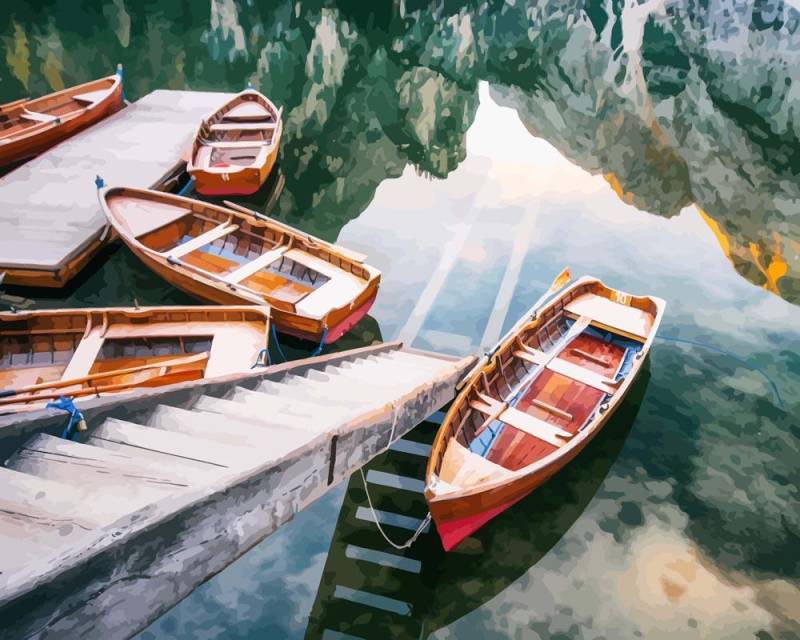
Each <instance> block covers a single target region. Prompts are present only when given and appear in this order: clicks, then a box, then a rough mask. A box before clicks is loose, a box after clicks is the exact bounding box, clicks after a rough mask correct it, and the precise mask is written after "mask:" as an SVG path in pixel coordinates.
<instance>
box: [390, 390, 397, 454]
mask: <svg viewBox="0 0 800 640" xmlns="http://www.w3.org/2000/svg"><path fill="white" fill-rule="evenodd" d="M389 406H390V407H391V408H392V430H391V432H389V446H392V443H393V442H394V428H395V427H396V426H397V414H398V411H397V402H396V401H394V400H392V401H391V402H390V403H389Z"/></svg>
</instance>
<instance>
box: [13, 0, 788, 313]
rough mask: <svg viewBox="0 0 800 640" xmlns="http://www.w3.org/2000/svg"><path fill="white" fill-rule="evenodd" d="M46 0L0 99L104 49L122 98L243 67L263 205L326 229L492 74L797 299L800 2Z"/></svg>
mask: <svg viewBox="0 0 800 640" xmlns="http://www.w3.org/2000/svg"><path fill="white" fill-rule="evenodd" d="M44 4H46V5H47V6H46V8H42V7H38V8H31V7H28V6H27V5H20V6H19V7H18V8H17V7H16V6H15V8H14V11H13V13H12V15H11V19H10V20H9V21H8V27H7V28H6V29H5V30H4V32H3V33H0V45H2V47H3V52H4V54H5V55H4V60H5V64H6V65H7V69H8V74H4V79H5V75H7V76H8V81H7V82H3V83H0V95H1V96H2V97H0V99H12V98H15V97H18V96H19V95H23V94H27V93H31V94H39V93H44V92H46V91H48V90H50V89H51V87H53V86H58V85H59V84H64V85H69V84H74V83H77V82H79V81H82V80H85V79H86V78H87V76H99V75H101V74H103V73H106V72H108V71H109V70H110V69H112V68H113V66H114V64H115V63H116V62H117V61H122V62H123V63H125V65H126V77H127V79H128V84H127V91H128V94H129V95H130V96H131V97H137V96H139V95H142V94H144V93H146V92H147V91H149V90H151V89H152V88H155V87H173V88H178V87H184V86H188V87H191V88H198V89H204V88H217V89H221V88H224V89H238V88H240V87H243V86H244V85H245V83H246V82H247V81H248V80H250V79H252V80H254V82H255V84H256V85H258V86H259V88H261V90H262V91H264V92H265V93H266V94H267V95H270V96H271V97H273V98H274V99H275V100H276V102H278V103H279V104H282V105H283V106H284V107H285V115H286V130H285V137H284V143H283V148H282V164H283V168H284V173H285V178H286V187H287V188H286V189H285V190H284V192H283V194H282V196H281V198H280V199H279V202H278V208H277V211H278V213H279V215H281V216H283V217H286V216H289V217H290V218H293V221H294V222H298V221H299V217H300V216H303V217H304V218H305V219H304V220H303V224H308V225H309V226H313V228H314V230H315V231H316V232H318V233H320V234H322V235H324V236H326V237H328V238H333V237H335V236H336V235H337V233H338V231H339V229H340V228H341V227H342V226H343V224H344V223H345V222H346V221H347V220H348V219H351V218H352V217H354V216H356V215H358V213H360V212H361V211H362V210H363V209H364V208H365V207H366V206H367V204H368V203H369V202H370V200H371V199H372V197H373V194H374V192H375V189H376V188H377V185H378V184H380V182H381V181H383V180H385V179H387V178H393V177H397V176H399V175H400V174H401V172H402V170H403V168H404V167H405V166H406V165H407V164H412V165H414V167H415V168H416V169H417V171H418V172H420V173H423V174H427V175H431V176H435V177H444V176H446V175H447V174H448V173H449V172H450V171H452V170H453V168H455V167H456V166H457V165H458V164H459V162H461V160H462V159H463V158H464V155H465V144H464V140H465V132H466V130H467V128H468V127H469V125H470V124H471V122H472V119H473V117H474V113H475V109H476V105H477V96H476V86H477V82H478V81H479V80H488V81H490V82H491V83H492V84H493V85H494V86H495V96H496V97H497V99H499V100H500V101H501V102H503V103H504V104H507V105H509V106H513V107H515V108H516V109H517V110H518V112H519V114H520V117H521V119H522V120H523V122H524V123H525V125H526V126H527V127H528V129H529V130H530V131H531V132H532V133H533V134H534V135H537V136H542V137H544V138H546V139H547V140H549V141H550V142H552V143H553V144H554V145H555V146H556V147H557V148H558V149H560V150H561V151H562V153H564V155H566V156H567V157H568V158H570V159H571V160H572V161H573V162H575V163H577V164H579V165H580V166H582V167H584V168H585V169H587V170H588V171H591V172H596V173H602V174H604V175H605V176H606V178H607V179H608V180H609V182H610V183H611V185H612V186H613V187H614V189H615V190H616V191H617V193H618V194H620V197H622V198H623V199H624V200H625V201H626V202H629V203H630V204H633V205H634V206H636V207H638V208H640V209H642V210H645V211H649V212H652V213H655V214H658V215H666V216H670V215H674V214H675V213H677V212H678V211H679V210H680V209H681V208H683V207H684V206H685V205H687V204H689V203H691V202H694V203H696V204H697V206H698V207H699V208H700V209H702V211H703V212H704V213H705V217H706V220H707V221H708V222H709V225H710V226H711V227H712V229H713V230H714V232H715V233H716V234H717V236H718V237H719V238H720V243H721V245H722V248H723V250H724V251H725V252H726V255H728V257H729V258H730V260H731V261H732V262H733V264H734V266H735V267H736V269H737V271H739V272H740V273H741V274H742V275H743V276H745V277H746V278H748V279H749V280H751V281H752V282H755V283H757V284H762V285H764V286H766V287H767V288H770V289H771V290H773V291H775V292H776V293H779V294H780V295H782V296H784V297H786V298H787V299H790V300H793V301H798V300H800V285H798V279H799V278H800V267H798V266H797V265H798V253H799V252H800V247H799V246H798V243H797V240H796V239H795V238H796V237H797V233H796V232H795V231H794V227H793V224H792V223H793V219H794V218H796V214H797V213H798V210H799V209H800V205H798V201H800V193H799V192H800V186H798V185H799V184H800V181H798V180H797V175H798V173H800V153H798V151H797V149H798V148H800V145H798V138H799V137H800V123H799V122H798V120H797V116H796V113H800V109H798V99H797V98H796V97H795V94H796V90H794V88H793V84H792V81H793V78H792V74H793V71H794V70H795V69H796V68H797V64H798V63H800V54H799V53H798V52H797V50H796V46H794V45H793V39H792V38H793V37H794V36H795V34H796V33H797V30H798V25H799V24H800V17H799V16H798V13H797V12H796V11H794V10H793V9H791V8H790V7H788V5H786V6H784V5H785V3H784V4H781V3H771V2H756V3H755V4H753V5H752V6H748V5H747V3H744V4H741V5H736V6H735V7H733V6H732V5H731V6H729V4H730V3H726V2H724V1H723V0H703V1H702V2H701V1H699V0H689V1H687V2H684V3H675V2H665V3H661V2H657V1H654V0H651V2H650V3H648V4H647V5H642V6H651V5H652V6H653V7H655V8H658V7H661V6H662V5H663V7H664V11H665V12H666V13H665V14H664V15H662V14H659V15H651V16H650V17H649V18H648V17H647V15H646V13H643V12H642V11H640V13H642V17H641V19H637V18H636V16H635V15H633V13H635V12H632V11H631V10H630V9H626V8H625V6H624V4H625V3H623V2H622V0H604V1H601V0H571V1H570V2H566V3H565V2H533V1H532V0H530V1H528V2H519V3H516V4H514V5H513V6H511V5H509V4H508V3H500V2H489V3H480V4H479V3H476V2H473V3H470V6H468V7H463V6H456V5H452V4H451V3H443V2H442V3H435V4H434V5H433V6H431V5H430V3H427V2H426V3H420V2H416V1H415V0H405V1H404V2H397V3H394V4H393V3H383V4H381V5H380V6H374V7H372V6H369V7H367V5H364V4H363V3H354V2H352V1H349V0H340V2H338V3H336V6H334V5H333V3H327V2H322V0H317V1H316V2H310V3H303V4H302V5H298V4H296V3H291V2H288V1H284V2H279V3H275V4H273V5H270V6H267V5H263V4H262V5H259V4H256V3H244V2H238V1H235V0H211V2H210V4H209V5H206V6H205V7H202V8H199V9H198V8H196V7H194V6H192V7H191V8H189V5H186V4H185V3H181V2H178V0H165V1H164V2H161V3H159V5H158V10H157V11H155V10H154V9H153V7H152V6H146V5H143V4H141V3H133V2H130V1H126V0H107V1H106V2H105V3H104V5H103V6H102V7H93V6H88V5H80V6H78V7H73V6H71V5H70V6H69V7H67V6H66V5H65V4H64V3H56V2H54V1H53V0H50V1H49V2H46V3H44ZM45 16H46V17H45ZM645 18H646V19H645ZM638 36H641V40H642V44H641V46H640V47H637V46H635V45H636V44H637V42H638ZM631 43H633V45H632V44H631ZM793 46H794V48H793ZM312 211H313V219H312V216H311V212H312Z"/></svg>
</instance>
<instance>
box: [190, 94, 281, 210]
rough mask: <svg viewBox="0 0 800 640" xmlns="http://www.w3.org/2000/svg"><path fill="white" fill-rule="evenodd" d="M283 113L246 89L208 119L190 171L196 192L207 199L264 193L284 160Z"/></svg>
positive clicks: (200, 132)
mask: <svg viewBox="0 0 800 640" xmlns="http://www.w3.org/2000/svg"><path fill="white" fill-rule="evenodd" d="M282 111H283V110H282V109H277V108H276V107H275V105H274V104H272V102H271V101H270V100H268V99H267V98H266V97H265V96H263V95H261V94H260V93H259V92H258V91H255V90H254V89H246V90H244V91H242V92H241V93H239V94H237V95H236V96H235V97H234V98H233V99H232V100H231V101H230V102H228V103H226V104H225V105H223V106H222V107H220V108H219V109H218V110H217V111H215V112H214V113H212V114H211V115H210V116H208V117H207V118H205V119H204V120H203V121H202V122H201V123H200V127H199V128H198V130H197V134H196V135H195V140H194V144H193V145H192V154H191V158H190V159H189V162H188V164H187V167H186V170H187V171H188V172H189V175H190V176H191V177H192V179H193V180H194V188H195V190H196V191H197V192H198V193H200V194H202V195H204V196H220V195H249V194H252V193H255V192H256V191H258V189H259V188H260V187H261V185H262V184H264V181H265V180H266V179H267V177H268V176H269V174H270V172H271V171H272V167H273V166H274V165H275V159H276V158H277V157H278V145H279V143H280V139H281V131H282V129H283V124H282V121H281V113H282Z"/></svg>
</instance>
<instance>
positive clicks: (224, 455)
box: [0, 343, 472, 637]
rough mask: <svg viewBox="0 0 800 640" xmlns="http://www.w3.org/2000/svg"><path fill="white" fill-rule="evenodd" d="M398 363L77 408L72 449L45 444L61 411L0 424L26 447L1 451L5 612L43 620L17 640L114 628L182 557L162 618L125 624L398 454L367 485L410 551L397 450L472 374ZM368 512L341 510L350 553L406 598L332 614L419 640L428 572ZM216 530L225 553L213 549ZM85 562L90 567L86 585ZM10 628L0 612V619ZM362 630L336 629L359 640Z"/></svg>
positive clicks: (408, 509) (287, 368)
mask: <svg viewBox="0 0 800 640" xmlns="http://www.w3.org/2000/svg"><path fill="white" fill-rule="evenodd" d="M400 348H401V345H400V344H399V343H394V344H391V343H390V344H383V345H373V346H370V347H364V348H361V349H357V350H354V351H353V352H352V353H351V352H341V353H332V354H326V355H324V356H318V357H315V358H311V359H306V360H303V361H300V362H298V363H296V364H295V363H289V364H288V365H280V366H278V367H272V368H266V369H261V370H254V371H253V372H252V377H245V378H244V379H243V378H242V377H240V376H239V377H232V378H231V379H229V380H227V381H225V380H216V381H213V382H212V381H206V380H201V381H197V382H188V383H182V384H181V385H178V386H176V387H165V388H164V389H147V390H146V391H144V392H142V393H141V394H139V395H138V397H134V398H133V400H131V398H132V397H133V395H132V394H131V395H126V396H119V397H108V398H105V399H103V398H101V399H91V400H88V399H87V400H86V401H85V402H84V404H83V406H81V405H79V408H81V410H82V411H83V412H84V416H85V418H86V420H87V423H88V426H89V429H88V431H87V432H81V433H78V434H76V436H75V437H76V439H77V440H78V441H73V440H65V439H62V438H57V437H55V436H51V435H47V434H46V433H45V431H46V432H47V433H59V432H60V431H61V430H63V426H64V421H65V416H64V415H63V414H58V415H56V413H55V412H32V413H31V415H30V416H29V415H20V416H13V417H12V416H0V427H3V426H9V425H11V426H12V427H13V429H16V430H17V431H16V432H17V433H28V434H30V437H29V438H28V439H27V440H25V441H24V444H23V445H22V446H18V448H17V449H16V450H10V449H9V450H8V451H4V452H3V455H4V456H10V457H8V459H7V460H6V463H5V467H6V468H2V467H0V482H2V483H3V484H2V486H3V492H0V493H3V495H2V497H0V577H1V578H2V580H0V582H1V583H2V585H0V597H6V598H12V597H13V598H17V597H19V596H20V594H22V595H23V596H24V597H29V598H31V600H30V601H31V602H36V603H37V608H36V612H35V615H36V617H35V618H34V615H33V614H31V615H30V616H29V615H28V614H27V613H24V612H23V613H24V615H23V616H22V618H24V620H22V619H20V620H19V621H16V620H15V621H14V623H13V629H11V630H10V631H9V634H13V635H14V637H27V636H28V635H31V634H30V633H29V631H30V629H35V628H36V625H38V624H39V621H40V620H44V619H56V618H58V619H59V620H61V619H63V621H64V622H63V624H64V625H66V626H64V627H63V628H64V629H66V628H68V625H73V626H74V627H75V628H77V626H75V625H78V624H80V625H82V626H81V628H85V629H87V630H97V629H100V628H103V629H104V628H106V627H107V626H108V625H110V624H116V623H115V622H113V620H112V619H111V618H110V617H109V616H112V615H113V614H112V613H110V612H109V613H106V610H105V608H103V609H101V608H99V607H97V604H96V603H97V602H98V601H100V599H102V598H105V599H108V598H109V597H113V598H114V599H115V600H117V601H118V600H119V599H121V598H127V597H131V598H135V597H137V595H138V594H141V593H142V588H143V586H144V587H145V588H146V582H143V580H145V581H146V580H148V579H149V576H156V575H166V574H167V573H170V572H172V571H174V566H175V558H180V559H181V563H182V571H181V575H180V580H181V587H180V589H175V590H172V589H170V590H167V591H166V592H163V593H162V592H159V594H158V598H157V600H158V602H157V603H155V601H154V603H153V604H152V605H147V606H145V607H143V609H142V611H141V612H140V614H137V615H138V617H137V618H136V619H135V620H130V621H128V622H129V623H130V624H131V625H132V626H138V627H141V625H142V624H144V623H146V622H147V620H148V619H149V617H150V616H151V614H152V611H153V608H152V607H153V606H156V604H157V606H161V607H163V606H171V605H173V604H175V602H176V601H177V600H178V599H179V598H180V597H181V596H182V594H185V593H186V590H187V589H191V588H194V587H196V586H197V585H198V584H200V583H201V582H202V581H203V580H205V579H207V578H208V577H209V576H210V575H213V574H214V573H216V572H218V571H221V570H222V569H223V568H224V567H225V566H226V565H227V564H228V563H230V562H231V561H232V560H233V559H234V558H236V557H238V556H239V555H241V553H244V551H246V549H247V548H249V547H250V546H252V544H253V543H254V542H256V541H257V540H260V539H262V538H263V537H265V536H267V535H269V534H270V533H272V532H273V531H274V530H275V529H276V528H277V527H279V526H281V525H282V524H283V523H284V522H286V521H288V520H289V519H290V518H291V516H292V515H293V513H294V512H295V511H296V510H297V509H301V508H303V507H304V506H305V505H306V504H308V503H309V502H311V501H312V500H314V499H316V497H318V496H319V495H322V494H323V493H324V492H325V491H326V490H327V489H328V488H329V487H331V486H334V485H335V484H336V483H337V482H339V481H340V480H342V479H343V478H346V477H347V475H348V474H349V473H350V471H351V470H352V469H354V468H356V467H358V466H360V465H362V464H364V463H365V462H367V461H369V460H370V459H371V458H372V457H373V456H374V455H375V454H376V448H377V447H385V446H388V444H389V440H390V439H395V441H396V444H395V445H394V451H392V454H393V455H394V456H396V458H397V460H396V462H394V463H392V464H391V465H389V464H388V463H387V464H386V465H382V466H381V468H379V469H373V470H371V471H370V473H369V474H368V477H367V482H368V484H369V488H370V493H371V495H372V496H373V498H374V499H375V500H377V501H378V502H377V503H376V509H377V510H378V513H379V518H380V519H381V521H382V522H383V523H384V525H385V526H386V528H387V530H389V531H390V532H393V533H392V535H394V536H395V537H398V538H402V537H403V536H406V537H407V536H408V533H409V531H410V529H409V527H414V528H416V527H417V526H418V524H419V522H420V519H419V518H420V517H422V516H424V509H423V506H422V505H424V499H423V498H422V495H421V493H420V491H421V490H422V488H423V483H422V481H421V479H420V478H419V477H418V475H419V474H421V473H422V472H423V471H424V463H425V457H426V450H425V447H426V446H428V445H427V443H425V444H422V443H417V442H415V441H407V440H400V441H397V438H401V437H402V436H404V434H406V432H407V431H408V430H409V429H411V428H412V427H413V426H414V424H415V422H418V421H419V420H423V419H424V418H425V417H426V416H428V415H430V414H431V413H433V412H435V411H436V410H437V409H439V408H440V407H441V406H442V404H444V403H446V402H449V401H450V400H451V399H452V395H453V393H454V390H455V386H456V383H457V382H458V380H459V378H460V376H461V375H463V373H464V372H465V371H466V370H467V369H468V368H469V367H470V366H471V364H472V360H471V359H463V360H456V359H453V358H449V357H446V356H437V355H436V354H430V355H425V354H421V353H419V352H401V351H400ZM390 409H391V411H392V412H393V419H392V420H387V415H388V414H387V411H388V410H390ZM11 432H12V433H13V432H14V431H13V430H12V431H11ZM7 441H8V440H7ZM311 443H313V446H309V445H310V444H311ZM418 503H419V504H418ZM417 507H419V508H417ZM364 509H365V505H364V504H363V500H360V501H359V504H357V505H354V506H353V508H352V510H351V512H350V520H351V522H352V523H354V524H355V526H357V527H358V531H357V532H356V535H355V537H354V539H353V540H349V541H347V544H348V545H350V546H349V547H347V549H349V551H346V550H345V548H343V549H342V556H343V557H344V558H345V559H347V560H348V562H349V563H351V564H352V566H367V567H369V571H370V572H372V573H371V574H370V575H375V576H377V577H378V578H381V579H382V578H385V577H387V576H390V575H392V576H394V577H392V580H391V581H390V582H391V584H400V585H401V588H399V590H395V591H393V590H390V589H389V587H388V586H387V585H389V583H390V582H386V583H385V584H384V585H383V586H381V585H380V584H373V583H372V582H367V581H364V580H361V579H360V578H358V577H357V576H354V577H352V578H347V579H343V580H342V581H341V582H340V583H339V585H338V586H339V587H340V588H339V590H338V592H336V593H333V587H332V589H331V594H330V602H329V604H330V606H331V607H332V609H336V610H339V611H348V612H352V613H358V612H360V613H358V615H361V614H364V613H368V612H369V613H370V615H373V616H374V615H378V616H381V617H382V618H385V624H386V625H388V626H387V627H386V628H387V629H388V630H395V631H397V632H398V633H401V632H403V633H404V632H407V631H412V632H413V634H412V637H417V636H418V631H419V629H418V625H417V623H416V621H414V620H412V619H410V616H408V611H409V609H408V605H409V604H410V603H412V602H413V597H414V594H415V593H416V592H417V586H416V584H417V583H416V582H415V581H414V577H415V576H417V575H418V572H419V570H420V566H421V565H420V562H419V558H417V557H416V556H417V555H418V554H417V550H416V549H411V550H406V552H404V553H400V554H395V553H392V551H391V550H389V549H386V548H382V547H381V545H380V542H379V538H378V537H377V536H378V534H377V533H376V530H375V527H374V523H372V520H371V515H370V516H369V517H367V515H366V514H365V513H364ZM209 532H213V535H214V536H218V538H219V539H218V540H217V538H215V539H214V543H213V544H207V542H208V541H209V538H208V535H209ZM426 537H427V536H426V534H423V536H422V539H425V538H426ZM143 541H145V542H143ZM150 549H155V550H156V551H157V553H153V552H151V551H150ZM223 549H224V551H223V552H220V551H221V550H223ZM87 552H88V553H87ZM89 557H92V558H95V557H96V558H97V559H98V560H97V562H94V564H93V565H92V567H91V570H90V571H84V569H86V568H87V566H86V563H87V559H86V558H89ZM39 567H41V568H42V569H41V571H45V572H46V573H41V572H39ZM98 572H99V573H98ZM395 574H396V575H395ZM42 576H45V577H42ZM53 576H55V577H56V578H58V579H59V580H61V581H62V582H59V589H63V590H65V592H68V593H70V598H71V600H70V602H71V604H70V607H71V608H70V611H69V612H68V613H66V614H64V612H63V611H62V610H60V609H58V608H57V607H58V606H59V601H58V599H50V598H49V597H48V596H49V593H50V592H49V591H48V589H50V588H51V584H50V580H51V577H53ZM398 576H399V577H398ZM376 579H377V578H376ZM51 600H52V604H51ZM1 601H2V600H0V602H1ZM8 601H11V600H8ZM109 611H110V610H109ZM7 613H8V611H7V610H4V609H3V607H2V606H0V617H3V615H5V614H7ZM59 616H61V617H59ZM4 619H5V618H4ZM88 619H91V620H92V622H90V623H86V622H85V620H88ZM59 624H61V623H59ZM104 625H105V626H104ZM73 626H70V627H69V628H73ZM365 628H366V627H363V628H362V626H359V625H356V626H351V627H350V628H344V627H342V628H339V629H338V631H340V632H343V633H351V634H355V635H360V634H361V632H362V631H363V630H364V629H365ZM336 629H337V627H336V626H329V631H330V632H333V631H334V630H336ZM17 631H19V633H17ZM401 635H402V633H401ZM405 635H408V634H407V633H406V634H405ZM386 637H392V636H391V634H389V635H387V636H386Z"/></svg>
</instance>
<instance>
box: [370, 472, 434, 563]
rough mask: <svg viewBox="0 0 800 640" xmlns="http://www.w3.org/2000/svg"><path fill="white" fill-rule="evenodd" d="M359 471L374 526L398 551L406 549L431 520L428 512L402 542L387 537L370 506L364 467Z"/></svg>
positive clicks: (373, 509)
mask: <svg viewBox="0 0 800 640" xmlns="http://www.w3.org/2000/svg"><path fill="white" fill-rule="evenodd" d="M359 472H360V473H361V480H362V482H363V483H364V493H366V494H367V504H368V505H369V510H370V511H371V512H372V519H373V520H374V521H375V526H377V527H378V531H379V532H380V534H381V535H382V536H383V539H384V540H386V542H388V543H389V544H390V545H392V546H393V547H394V548H395V549H397V550H398V551H400V550H403V549H408V548H409V547H410V546H411V545H412V544H414V543H415V542H416V541H417V538H419V537H420V535H422V532H423V531H424V530H425V528H426V527H427V526H428V524H430V521H431V514H430V512H428V515H426V516H425V518H424V519H423V520H422V523H421V524H420V525H419V527H417V530H416V531H415V532H414V535H412V536H411V537H410V538H409V539H408V540H406V541H405V542H404V543H403V544H397V543H396V542H394V541H393V540H392V539H391V538H389V536H387V535H386V532H385V531H384V530H383V527H381V523H380V522H379V521H378V514H377V513H375V508H374V507H373V506H372V498H370V495H369V489H368V488H367V478H366V476H365V475H364V469H363V468H361V469H359Z"/></svg>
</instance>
